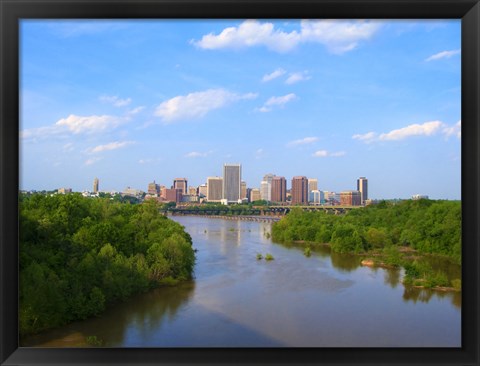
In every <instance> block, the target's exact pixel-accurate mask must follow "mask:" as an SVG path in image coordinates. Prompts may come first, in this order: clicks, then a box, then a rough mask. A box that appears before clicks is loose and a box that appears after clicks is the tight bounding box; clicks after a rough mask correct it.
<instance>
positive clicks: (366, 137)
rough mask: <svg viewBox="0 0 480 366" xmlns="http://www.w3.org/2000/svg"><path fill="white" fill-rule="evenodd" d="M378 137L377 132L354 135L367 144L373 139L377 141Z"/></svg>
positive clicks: (354, 137)
mask: <svg viewBox="0 0 480 366" xmlns="http://www.w3.org/2000/svg"><path fill="white" fill-rule="evenodd" d="M376 137H377V134H376V133H375V132H368V133H365V134H363V135H360V134H357V135H353V136H352V138H353V139H355V140H360V141H363V142H365V143H367V144H368V143H370V142H372V141H375V139H376Z"/></svg>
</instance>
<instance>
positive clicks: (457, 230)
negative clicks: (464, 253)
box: [272, 199, 462, 263]
mask: <svg viewBox="0 0 480 366" xmlns="http://www.w3.org/2000/svg"><path fill="white" fill-rule="evenodd" d="M272 239H273V240H274V241H277V242H294V241H305V242H309V243H329V244H330V245H331V248H332V250H333V251H336V252H340V253H368V252H370V251H375V250H378V251H380V250H385V251H387V252H388V251H389V250H390V249H391V248H394V247H397V248H398V247H409V248H412V249H415V250H417V251H418V252H419V253H429V254H441V255H445V256H448V257H450V258H451V259H452V260H454V261H455V262H456V263H460V262H461V245H462V241H461V202H460V201H445V200H426V199H421V200H404V201H400V202H395V203H393V202H387V201H382V202H380V203H379V204H376V205H370V206H366V207H362V208H359V209H354V210H351V211H349V212H348V213H346V214H345V215H339V216H336V215H331V214H327V213H325V212H322V211H319V212H303V211H302V210H300V209H295V208H293V209H292V210H291V211H290V213H289V214H288V215H286V216H285V217H284V218H282V220H280V221H279V222H276V223H274V224H273V227H272Z"/></svg>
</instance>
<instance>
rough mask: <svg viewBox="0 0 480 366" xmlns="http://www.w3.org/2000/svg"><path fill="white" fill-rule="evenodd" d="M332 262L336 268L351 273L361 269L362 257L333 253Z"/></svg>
mask: <svg viewBox="0 0 480 366" xmlns="http://www.w3.org/2000/svg"><path fill="white" fill-rule="evenodd" d="M330 260H331V261H332V265H333V267H334V268H336V269H339V270H341V271H344V272H351V271H353V270H355V269H357V268H358V267H360V257H358V256H356V255H352V254H341V253H336V252H331V253H330Z"/></svg>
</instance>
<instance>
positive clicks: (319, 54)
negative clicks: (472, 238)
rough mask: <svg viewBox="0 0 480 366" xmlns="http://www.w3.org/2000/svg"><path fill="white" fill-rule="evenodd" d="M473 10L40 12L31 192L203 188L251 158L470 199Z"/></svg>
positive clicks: (29, 34) (25, 102)
mask: <svg viewBox="0 0 480 366" xmlns="http://www.w3.org/2000/svg"><path fill="white" fill-rule="evenodd" d="M460 28H461V23H460V21H459V20H449V21H399V20H397V21H368V20H343V21H338V20H302V21H300V20H298V21H297V20H246V21H243V20H235V21H233V20H232V21H230V20H229V21H222V20H215V21H214V20H201V21H200V20H195V21H190V20H175V21H174V20H158V21H153V20H150V21H144V20H142V21H140V20H118V21H112V20H108V21H107V20H105V21H102V20H95V21H85V20H82V21H61V20H50V21H46V20H41V21H37V20H24V21H22V22H21V33H20V36H21V47H20V49H21V51H20V52H21V54H20V59H21V78H20V93H21V95H20V101H21V103H20V109H21V113H20V119H21V120H20V136H21V137H20V138H21V141H20V146H21V151H20V173H21V175H20V182H21V183H20V185H21V189H28V190H30V189H35V190H43V189H47V190H49V189H57V188H60V187H70V188H72V189H73V190H75V191H82V190H84V189H88V190H91V189H92V183H93V179H94V178H95V177H98V178H99V180H100V190H119V191H121V190H123V189H124V188H125V187H127V186H130V187H133V188H138V189H143V190H146V189H147V185H148V183H149V182H152V181H153V180H155V181H156V182H157V183H159V184H163V185H167V186H170V185H171V184H173V179H174V178H176V177H186V178H187V179H188V181H189V185H194V186H197V185H199V184H203V183H205V182H206V177H208V176H216V175H221V174H222V166H223V164H224V163H241V164H242V179H243V180H245V181H246V182H247V186H248V187H252V188H257V187H259V186H260V181H261V180H262V177H263V176H264V175H265V174H267V173H273V174H276V175H280V176H285V177H286V179H287V186H288V188H289V187H290V181H291V178H292V177H293V176H296V175H305V176H307V177H309V178H317V179H318V185H319V189H321V190H328V191H337V192H339V191H342V190H349V189H356V179H357V178H358V177H360V176H365V177H367V178H368V180H369V196H370V197H371V198H409V197H410V196H412V195H413V194H427V195H429V196H430V197H431V198H435V199H460V185H461V184H460V172H461V162H460V138H461V136H460V130H461V126H460V125H461V114H460V102H461V89H460V57H461V54H460V43H461V32H460Z"/></svg>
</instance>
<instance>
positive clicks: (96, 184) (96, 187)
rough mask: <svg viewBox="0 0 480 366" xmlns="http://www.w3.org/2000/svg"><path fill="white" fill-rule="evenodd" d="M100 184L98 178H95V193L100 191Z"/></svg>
mask: <svg viewBox="0 0 480 366" xmlns="http://www.w3.org/2000/svg"><path fill="white" fill-rule="evenodd" d="M98 184H99V181H98V178H95V179H94V180H93V193H98Z"/></svg>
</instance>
